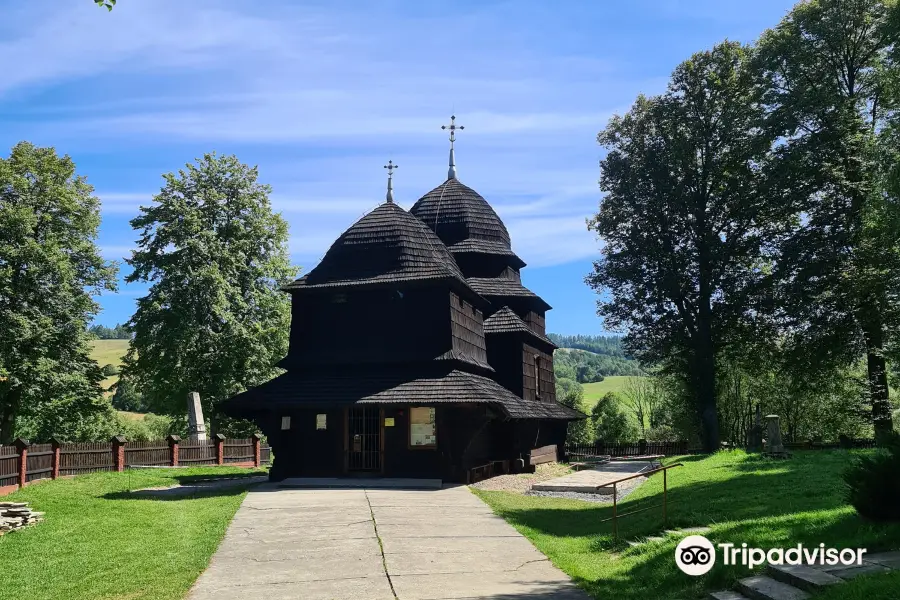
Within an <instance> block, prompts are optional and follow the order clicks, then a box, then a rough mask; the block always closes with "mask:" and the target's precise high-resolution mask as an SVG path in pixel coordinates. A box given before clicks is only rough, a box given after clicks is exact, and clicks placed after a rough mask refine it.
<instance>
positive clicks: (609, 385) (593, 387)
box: [582, 375, 628, 408]
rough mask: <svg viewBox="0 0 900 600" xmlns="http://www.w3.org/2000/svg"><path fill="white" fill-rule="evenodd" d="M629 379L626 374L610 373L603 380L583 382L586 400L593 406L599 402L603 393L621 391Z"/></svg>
mask: <svg viewBox="0 0 900 600" xmlns="http://www.w3.org/2000/svg"><path fill="white" fill-rule="evenodd" d="M626 381H628V377H627V376H624V375H610V376H609V377H606V378H605V379H604V380H603V381H597V382H595V383H583V384H582V387H584V401H585V402H586V403H587V405H588V406H589V407H591V408H593V406H594V405H595V404H596V403H597V400H599V399H600V398H601V397H602V396H603V395H605V394H606V393H608V392H621V391H622V390H623V389H624V387H625V382H626Z"/></svg>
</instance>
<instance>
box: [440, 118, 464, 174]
mask: <svg viewBox="0 0 900 600" xmlns="http://www.w3.org/2000/svg"><path fill="white" fill-rule="evenodd" d="M441 129H449V130H450V170H449V171H447V179H456V156H455V155H454V153H453V142H455V141H456V130H457V129H459V130H460V131H462V130H463V129H465V127H464V126H462V125H457V124H456V115H450V124H449V125H441Z"/></svg>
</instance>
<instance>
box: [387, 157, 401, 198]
mask: <svg viewBox="0 0 900 600" xmlns="http://www.w3.org/2000/svg"><path fill="white" fill-rule="evenodd" d="M384 168H385V169H387V172H388V188H387V201H388V202H393V201H394V186H393V184H392V180H393V178H394V169H399V168H400V165H395V164H394V161H392V160H389V161H388V164H386V165H384Z"/></svg>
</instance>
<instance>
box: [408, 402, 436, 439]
mask: <svg viewBox="0 0 900 600" xmlns="http://www.w3.org/2000/svg"><path fill="white" fill-rule="evenodd" d="M434 415H435V410H434V408H431V407H420V406H417V407H413V408H411V409H410V410H409V443H410V445H411V446H435V445H436V444H437V428H436V427H435V423H434Z"/></svg>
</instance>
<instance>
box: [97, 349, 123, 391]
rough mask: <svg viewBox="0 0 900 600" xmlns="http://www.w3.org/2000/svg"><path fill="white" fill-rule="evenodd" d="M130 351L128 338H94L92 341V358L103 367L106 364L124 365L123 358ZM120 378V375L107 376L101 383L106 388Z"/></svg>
mask: <svg viewBox="0 0 900 600" xmlns="http://www.w3.org/2000/svg"><path fill="white" fill-rule="evenodd" d="M126 352H128V340H93V341H92V342H91V354H90V356H91V358H93V359H94V360H95V361H97V364H98V365H100V366H101V367H102V366H104V365H110V364H112V365H116V366H117V367H118V366H121V365H122V358H123V357H124V356H125V353H126ZM118 380H119V376H118V375H113V376H112V377H107V378H106V379H104V380H103V381H102V382H101V383H100V385H102V386H103V389H104V390H109V387H110V386H111V385H112V384H114V383H115V382H117V381H118Z"/></svg>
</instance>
